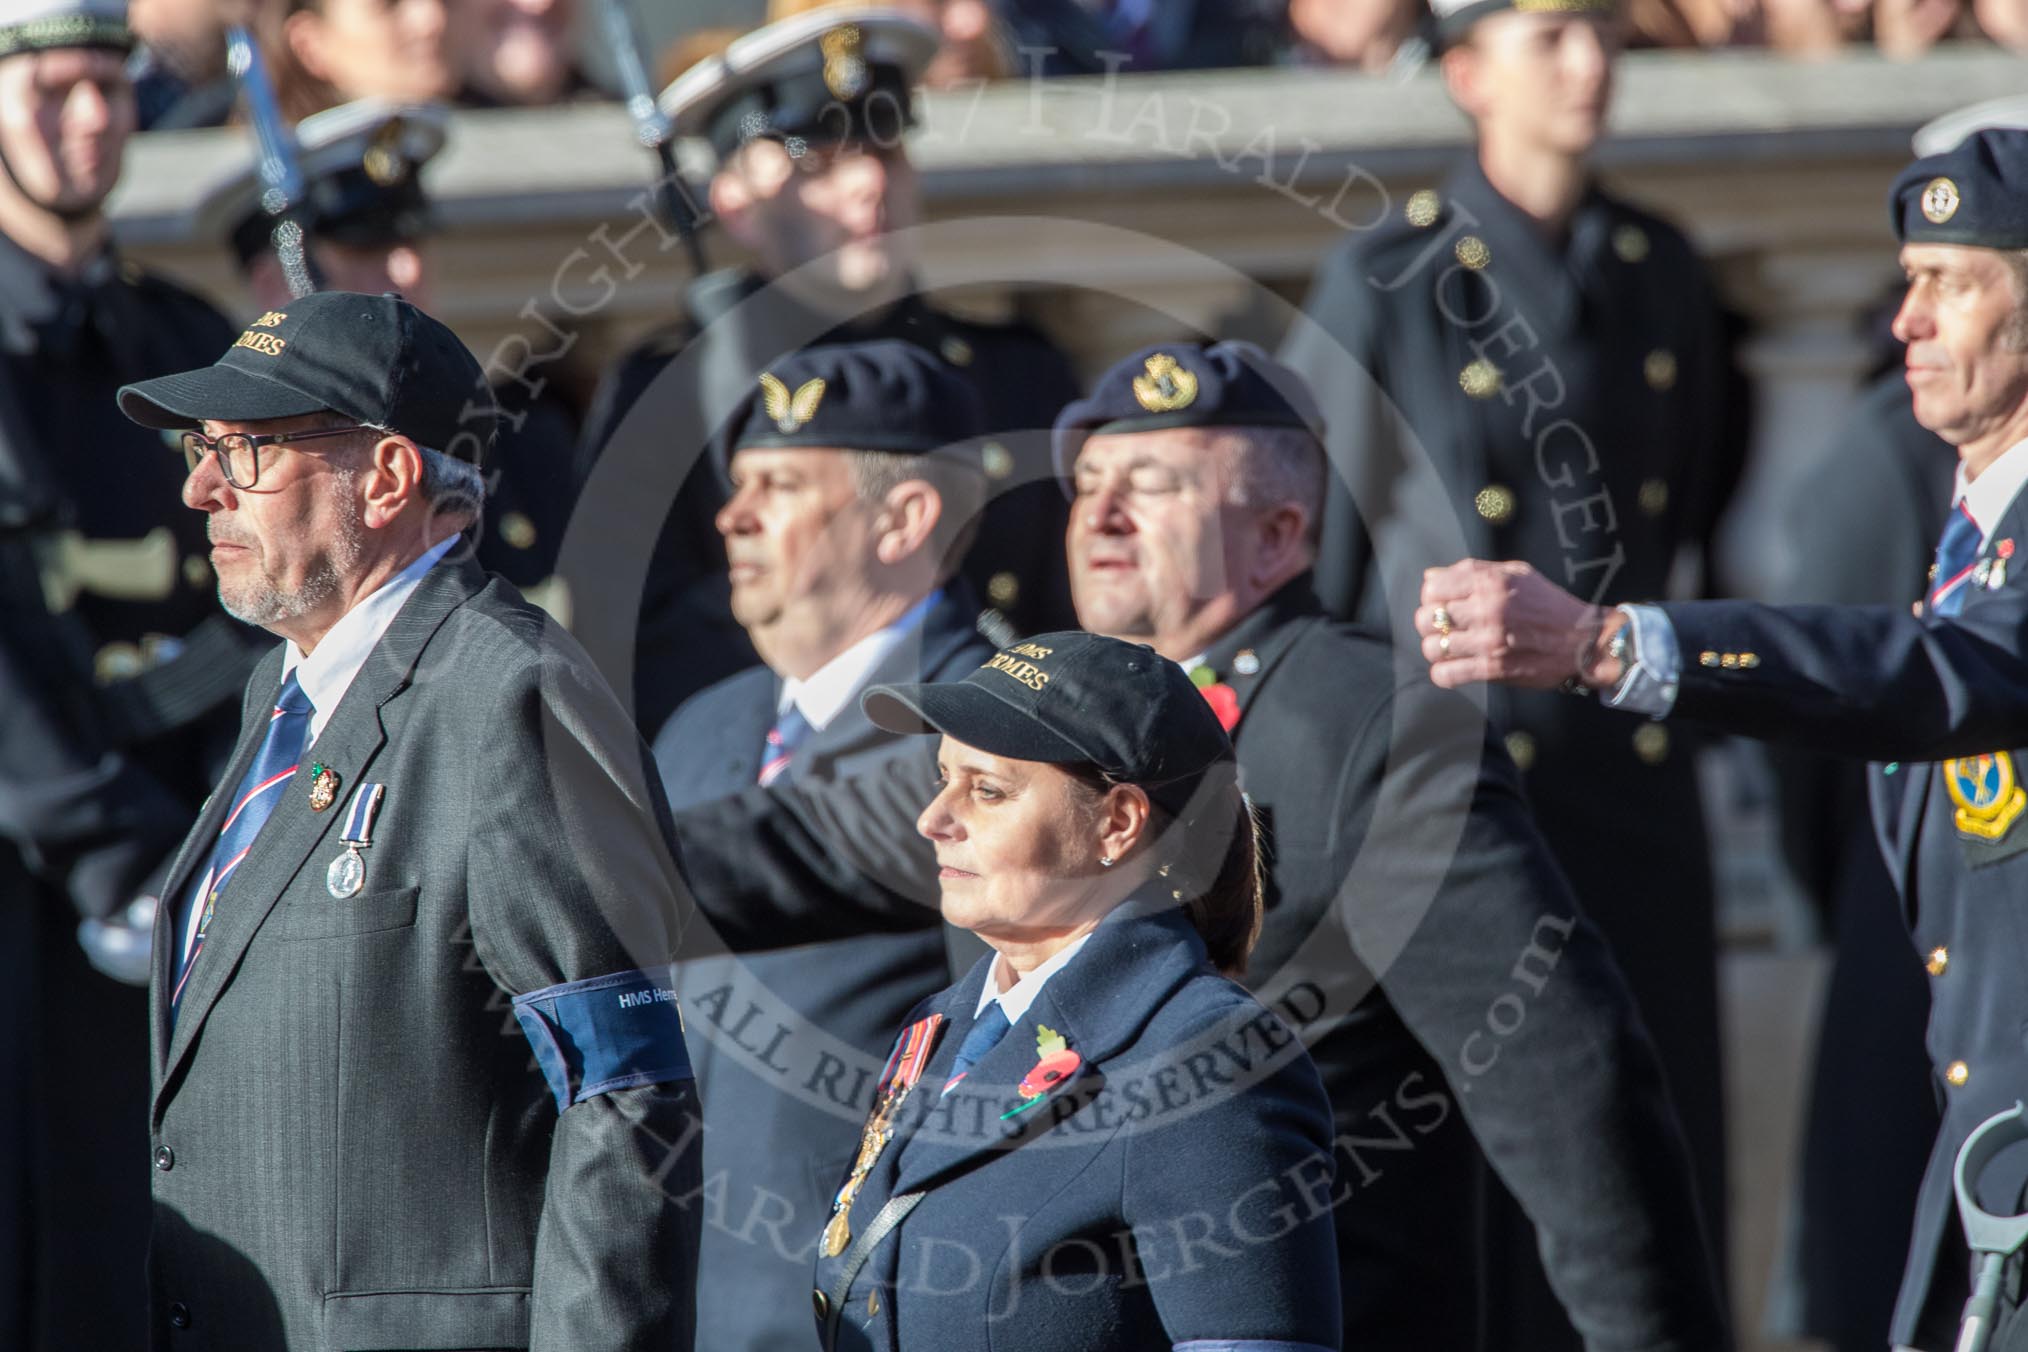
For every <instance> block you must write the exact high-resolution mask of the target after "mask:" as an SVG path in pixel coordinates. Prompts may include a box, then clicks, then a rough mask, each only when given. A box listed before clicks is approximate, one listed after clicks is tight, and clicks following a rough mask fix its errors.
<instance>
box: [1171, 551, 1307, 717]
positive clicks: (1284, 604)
mask: <svg viewBox="0 0 2028 1352" xmlns="http://www.w3.org/2000/svg"><path fill="white" fill-rule="evenodd" d="M1323 613H1324V604H1323V602H1322V601H1319V600H1318V599H1317V589H1316V581H1315V577H1314V575H1313V574H1311V573H1308V572H1304V573H1300V574H1298V575H1297V576H1295V577H1292V578H1290V579H1289V580H1288V581H1287V582H1284V583H1283V584H1282V585H1281V587H1280V588H1279V589H1278V590H1276V592H1275V593H1274V595H1272V596H1270V597H1268V598H1267V600H1265V601H1263V602H1261V603H1260V605H1259V606H1257V607H1256V608H1255V609H1253V610H1252V611H1251V612H1249V613H1248V614H1247V616H1246V618H1244V619H1242V620H1241V621H1240V622H1239V623H1238V624H1236V625H1234V626H1233V627H1232V628H1231V629H1230V630H1228V631H1226V633H1225V634H1224V635H1223V636H1222V637H1221V638H1220V639H1219V640H1218V641H1217V642H1216V643H1214V644H1212V645H1211V646H1210V647H1209V648H1207V649H1205V650H1204V656H1203V657H1202V658H1201V659H1200V662H1201V664H1202V665H1203V666H1205V667H1208V668H1210V670H1211V674H1212V675H1213V676H1215V677H1216V678H1217V679H1218V681H1219V682H1220V683H1221V684H1224V685H1229V686H1231V687H1232V689H1233V693H1234V694H1236V695H1237V696H1238V697H1239V712H1240V715H1241V717H1242V718H1243V717H1244V716H1245V714H1246V709H1247V705H1248V703H1249V702H1250V701H1251V700H1252V699H1253V694H1254V691H1256V690H1258V689H1259V688H1260V682H1261V678H1262V677H1264V676H1266V675H1267V673H1268V672H1269V671H1271V670H1273V668H1274V665H1275V663H1277V662H1279V661H1280V660H1281V659H1282V656H1283V655H1284V654H1285V653H1287V652H1288V650H1289V649H1290V648H1292V647H1293V646H1295V638H1296V630H1295V629H1294V627H1293V626H1292V624H1291V622H1292V621H1295V620H1300V619H1306V618H1308V617H1311V616H1318V615H1322V614H1323Z"/></svg>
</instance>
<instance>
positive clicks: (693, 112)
mask: <svg viewBox="0 0 2028 1352" xmlns="http://www.w3.org/2000/svg"><path fill="white" fill-rule="evenodd" d="M937 42H938V37H937V34H936V32H935V30H933V29H931V28H929V27H927V26H926V25H924V24H922V23H920V22H918V21H917V20H915V19H913V18H911V17H909V16H908V15H906V14H904V13H902V12H900V11H898V10H892V9H879V8H866V9H861V8H856V7H848V6H827V7H825V8H822V9H817V10H812V11H810V12H809V13H806V14H798V15H796V16H795V17H793V18H788V19H783V20H782V21H781V22H780V23H771V24H769V25H767V26H766V27H765V28H757V29H755V30H754V31H753V32H751V33H748V34H747V35H746V36H744V37H742V38H739V39H738V40H736V41H735V42H733V44H732V45H731V46H729V47H727V48H726V49H725V51H724V52H723V53H721V54H720V55H718V56H714V57H708V58H706V59H705V60H703V61H700V62H698V63H697V64H696V65H695V66H693V67H691V68H690V69H689V70H687V71H685V72H684V73H683V74H682V75H681V76H679V77H677V79H676V80H675V81H674V82H673V83H671V84H670V85H669V87H668V88H667V89H664V90H663V91H662V96H661V98H660V99H659V100H658V102H659V104H660V105H661V109H662V112H663V114H664V115H665V116H666V117H668V119H669V122H670V125H671V126H673V127H674V128H675V130H676V133H677V134H678V135H679V136H702V137H704V138H705V139H706V140H708V141H710V142H711V147H712V149H713V150H715V151H716V152H717V153H718V156H719V158H720V159H721V160H723V159H725V158H726V157H728V156H730V155H731V154H732V153H733V152H734V151H736V150H738V149H739V148H740V147H741V146H743V145H745V144H746V143H747V142H748V141H751V140H753V139H755V138H756V137H766V138H770V139H774V140H778V141H782V142H784V143H785V144H787V145H788V146H789V148H790V151H791V152H792V153H796V152H798V151H799V150H800V148H801V147H802V146H805V145H823V144H827V143H835V142H838V141H843V140H865V141H871V142H873V143H874V144H877V145H898V144H899V143H900V141H901V138H902V136H903V135H904V134H905V133H906V132H907V131H908V129H909V128H910V127H912V126H914V125H915V99H914V93H913V91H914V88H915V83H916V81H917V80H919V79H920V78H921V77H922V73H923V71H924V70H925V69H927V68H928V66H929V63H930V59H931V58H932V57H934V56H935V55H936V51H937Z"/></svg>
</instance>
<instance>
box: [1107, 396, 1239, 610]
mask: <svg viewBox="0 0 2028 1352" xmlns="http://www.w3.org/2000/svg"><path fill="white" fill-rule="evenodd" d="M1230 456H1231V451H1230V450H1229V449H1228V448H1226V447H1225V446H1223V445H1221V444H1220V442H1219V438H1218V434H1217V433H1215V432H1213V431H1210V430H1207V429H1204V428H1196V427H1177V428H1167V429H1163V430H1160V431H1153V432H1122V433H1108V434H1104V435H1100V436H1094V437H1092V438H1090V439H1089V440H1087V441H1086V442H1085V444H1084V448H1083V450H1082V451H1080V452H1079V454H1078V457H1077V465H1076V468H1075V470H1074V472H1073V477H1072V482H1073V484H1074V485H1075V491H1076V500H1075V501H1074V502H1073V503H1072V504H1071V510H1070V531H1069V536H1068V540H1067V548H1068V550H1069V554H1070V593H1071V600H1072V602H1073V604H1075V606H1076V607H1077V620H1078V624H1079V625H1080V626H1082V627H1083V628H1085V629H1088V630H1090V631H1091V632H1093V633H1096V634H1109V635H1111V636H1113V637H1115V638H1131V639H1136V640H1143V641H1145V640H1148V639H1151V638H1154V637H1156V636H1159V635H1168V634H1174V633H1177V632H1179V631H1181V630H1183V629H1184V628H1185V627H1186V626H1190V625H1191V624H1192V622H1193V621H1194V620H1196V619H1197V618H1199V617H1202V616H1203V615H1204V613H1205V612H1206V611H1210V610H1229V611H1231V612H1232V614H1231V616H1230V618H1231V619H1234V620H1236V619H1237V618H1238V611H1239V607H1240V598H1239V597H1238V595H1237V590H1236V587H1235V578H1236V577H1237V576H1238V575H1239V574H1240V572H1241V571H1243V561H1244V560H1245V559H1246V558H1247V556H1248V551H1249V550H1251V548H1252V547H1253V544H1252V541H1253V538H1254V532H1253V530H1252V527H1253V523H1254V521H1255V519H1256V516H1257V513H1255V512H1254V511H1253V510H1252V509H1250V508H1245V507H1235V506H1232V505H1231V504H1230V503H1229V502H1228V497H1229V493H1228V485H1229V482H1230V480H1229V478H1228V476H1229V474H1230V472H1231V464H1230Z"/></svg>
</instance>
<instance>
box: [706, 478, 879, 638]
mask: <svg viewBox="0 0 2028 1352" xmlns="http://www.w3.org/2000/svg"><path fill="white" fill-rule="evenodd" d="M731 468H732V483H733V492H732V497H731V498H730V499H729V500H728V501H727V502H726V504H725V506H723V507H721V508H719V511H718V517H717V526H718V531H719V534H721V535H723V536H724V537H725V557H726V562H727V564H728V565H729V567H730V572H731V577H732V614H733V618H735V619H737V620H738V621H739V622H740V624H741V626H743V627H744V628H745V629H746V630H747V632H748V633H750V634H752V635H753V636H754V640H755V642H756V643H762V644H766V643H767V642H768V641H769V640H771V639H772V640H776V641H778V642H779V641H780V640H783V639H787V640H789V641H791V642H793V644H794V645H795V646H796V647H797V648H798V649H799V650H800V649H810V648H815V649H817V650H824V649H828V648H829V647H831V646H832V645H831V644H830V643H829V642H828V640H826V639H825V638H823V637H820V636H825V635H829V634H830V633H831V632H832V631H833V630H834V629H837V628H839V627H840V626H841V625H842V624H845V623H849V622H850V618H849V616H848V612H850V613H851V614H856V611H852V610H851V607H848V606H844V605H841V604H840V601H841V598H843V597H846V596H849V595H852V594H854V593H855V592H857V591H859V590H861V589H863V586H864V583H865V579H866V577H867V573H868V570H869V568H870V567H871V564H872V559H873V539H874V532H875V524H876V522H877V520H878V518H879V508H878V506H877V505H876V504H872V503H867V502H863V501H861V499H860V497H859V493H858V491H857V489H856V488H855V487H854V486H853V482H852V471H851V467H850V466H849V464H848V463H847V462H846V458H845V456H844V454H843V453H841V452H838V451H832V450H820V449H812V448H809V447H793V448H787V449H780V450H770V449H765V448H749V449H746V450H741V451H738V452H736V453H734V455H733V457H732V466H731Z"/></svg>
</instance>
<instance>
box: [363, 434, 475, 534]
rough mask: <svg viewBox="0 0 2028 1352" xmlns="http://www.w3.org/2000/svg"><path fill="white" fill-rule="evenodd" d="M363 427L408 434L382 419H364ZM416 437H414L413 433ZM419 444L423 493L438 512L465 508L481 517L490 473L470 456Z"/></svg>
mask: <svg viewBox="0 0 2028 1352" xmlns="http://www.w3.org/2000/svg"><path fill="white" fill-rule="evenodd" d="M360 426H361V427H364V428H366V429H367V430H368V431H370V432H378V433H380V434H381V435H382V436H388V435H393V436H404V437H406V436H408V433H406V432H404V431H402V430H401V429H400V428H398V427H383V426H381V425H380V424H379V423H361V424H360ZM409 440H410V441H415V438H414V437H409ZM415 448H416V450H417V451H419V452H420V453H421V454H422V467H423V472H422V483H421V484H420V485H418V487H419V488H420V489H421V490H422V496H423V499H424V500H425V501H427V502H428V503H429V505H430V510H431V511H434V512H463V513H467V514H469V515H471V516H473V517H477V516H478V515H479V513H480V512H481V511H482V510H483V509H484V507H485V504H486V476H485V474H484V473H483V472H481V470H480V469H479V467H478V466H477V465H475V464H473V463H472V462H471V461H469V460H460V459H458V458H457V457H455V456H452V455H446V454H445V453H444V452H442V451H439V450H434V449H432V448H431V447H428V446H425V445H423V444H422V443H421V442H420V441H416V442H415Z"/></svg>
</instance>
